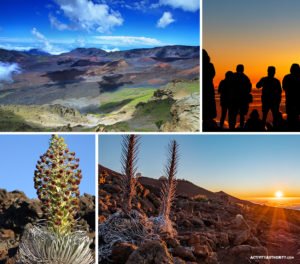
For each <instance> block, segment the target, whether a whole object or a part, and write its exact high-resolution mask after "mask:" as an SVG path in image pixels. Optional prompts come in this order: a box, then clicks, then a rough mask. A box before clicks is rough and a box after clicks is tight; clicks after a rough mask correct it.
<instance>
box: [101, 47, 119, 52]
mask: <svg viewBox="0 0 300 264" xmlns="http://www.w3.org/2000/svg"><path fill="white" fill-rule="evenodd" d="M101 49H102V50H105V51H106V52H115V51H120V50H119V49H118V48H112V49H110V48H108V47H107V46H103V47H101Z"/></svg>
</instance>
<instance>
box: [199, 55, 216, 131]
mask: <svg viewBox="0 0 300 264" xmlns="http://www.w3.org/2000/svg"><path fill="white" fill-rule="evenodd" d="M202 55H203V57H202V58H203V85H202V87H203V88H202V89H203V100H202V105H203V126H204V129H211V126H212V123H213V122H214V118H216V116H217V109H216V101H215V90H214V84H213V79H214V77H215V75H216V72H215V67H214V65H213V64H212V63H211V61H210V57H209V56H208V53H207V51H206V50H203V52H202Z"/></svg>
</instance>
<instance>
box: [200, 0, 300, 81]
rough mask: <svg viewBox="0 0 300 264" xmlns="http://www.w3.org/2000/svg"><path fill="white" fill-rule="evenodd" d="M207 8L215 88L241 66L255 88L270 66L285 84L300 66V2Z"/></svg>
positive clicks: (255, 0) (253, 1)
mask: <svg viewBox="0 0 300 264" xmlns="http://www.w3.org/2000/svg"><path fill="white" fill-rule="evenodd" d="M203 8H204V10H203V47H204V48H205V49H206V50H207V51H208V53H209V55H210V57H211V60H212V63H213V64H214V66H215V69H216V77H215V80H214V84H215V86H218V84H219V82H220V80H222V79H223V78H224V76H225V73H226V71H228V70H231V71H235V68H236V65H237V64H244V66H245V73H246V74H247V75H248V76H249V78H250V79H251V81H252V84H253V87H255V84H256V83H257V82H258V80H259V79H260V78H261V77H264V76H266V73H267V67H268V66H271V65H272V66H275V67H276V69H277V74H276V76H277V78H278V79H279V80H280V81H281V80H282V78H283V77H284V75H286V74H288V73H289V71H290V66H291V64H292V63H300V48H299V47H300V28H299V23H300V1H296V0H289V1H279V0H264V1H261V0H244V1H240V0H229V1H223V0H209V1H208V0H207V1H204V3H203Z"/></svg>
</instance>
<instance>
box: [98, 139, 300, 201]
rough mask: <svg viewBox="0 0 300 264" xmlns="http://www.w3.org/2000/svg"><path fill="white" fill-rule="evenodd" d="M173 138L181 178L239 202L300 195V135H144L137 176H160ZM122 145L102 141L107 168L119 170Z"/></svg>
mask: <svg viewBox="0 0 300 264" xmlns="http://www.w3.org/2000/svg"><path fill="white" fill-rule="evenodd" d="M171 139H176V140H177V141H178V143H179V144H180V156H181V158H180V163H179V164H180V166H179V173H178V178H180V179H182V178H183V179H187V180H189V181H191V182H193V183H195V184H197V185H199V186H201V187H203V188H206V189H208V190H211V191H220V190H223V191H225V192H227V193H229V194H232V195H235V196H238V197H258V196H259V197H265V196H272V195H273V194H274V192H275V191H277V190H282V191H283V192H284V193H286V194H288V195H289V196H293V197H295V196H300V195H299V194H300V162H299V160H300V136H293V135H292V136H283V135H280V136H272V135H267V136H255V135H253V136H247V135H241V136H239V135H234V136H230V135H218V136H208V135H201V136H192V135H188V136H184V135H172V136H169V135H160V136H149V135H145V136H142V137H141V148H140V155H139V162H138V167H139V169H138V171H140V172H141V173H142V174H143V175H144V176H148V177H152V178H158V177H159V176H161V175H162V171H163V165H164V164H165V160H166V155H165V154H166V146H167V145H168V142H169V141H170V140H171ZM120 143H121V136H117V135H110V136H107V135H101V136H100V139H99V149H100V152H99V162H100V163H101V164H102V165H104V166H107V167H109V168H111V169H114V170H116V171H120V169H121V166H120V151H121V149H120V148H121V144H120Z"/></svg>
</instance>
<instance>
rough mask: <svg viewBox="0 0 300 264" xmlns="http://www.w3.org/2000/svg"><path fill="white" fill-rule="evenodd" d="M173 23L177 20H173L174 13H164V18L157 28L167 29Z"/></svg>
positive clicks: (160, 20)
mask: <svg viewBox="0 0 300 264" xmlns="http://www.w3.org/2000/svg"><path fill="white" fill-rule="evenodd" d="M173 22H175V19H173V16H172V13H170V12H164V14H163V15H162V17H161V18H160V19H159V20H158V22H157V27H159V28H165V27H167V26H168V25H170V24H171V23H173Z"/></svg>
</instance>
